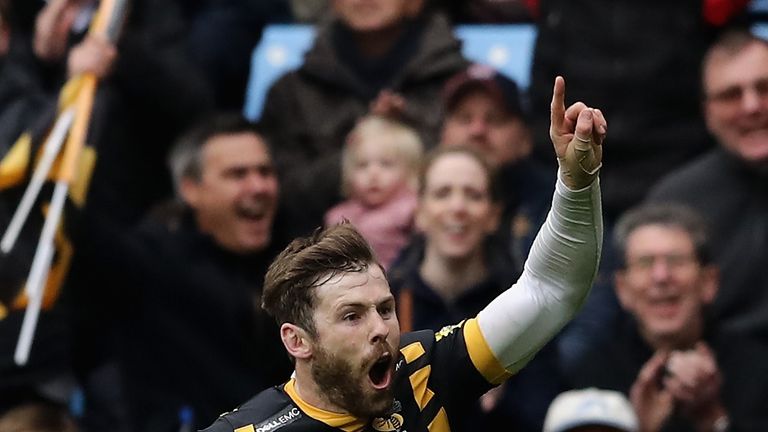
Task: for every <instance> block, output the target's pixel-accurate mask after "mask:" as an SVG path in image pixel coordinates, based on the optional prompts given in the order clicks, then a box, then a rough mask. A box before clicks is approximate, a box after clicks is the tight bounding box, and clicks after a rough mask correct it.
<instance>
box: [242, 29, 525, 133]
mask: <svg viewBox="0 0 768 432" xmlns="http://www.w3.org/2000/svg"><path fill="white" fill-rule="evenodd" d="M455 34H456V37H457V38H459V39H461V40H462V41H463V47H462V51H463V53H464V55H465V56H466V57H467V58H468V59H470V60H472V61H474V62H477V63H483V64H487V65H490V66H493V67H494V68H496V69H498V70H499V71H501V72H502V73H504V74H506V75H508V76H509V77H511V78H513V79H514V80H515V81H517V83H518V85H520V87H521V88H522V89H526V88H527V87H528V85H529V83H530V71H531V59H532V55H533V44H534V42H535V39H536V28H535V27H534V26H533V25H532V24H509V25H464V26H457V27H456V28H455ZM314 37H315V30H314V27H313V26H310V25H285V24H281V25H270V26H268V27H266V28H265V29H264V33H263V35H262V38H261V41H260V42H259V44H258V45H257V46H256V48H255V49H254V50H253V56H252V58H251V72H250V78H249V80H248V88H247V94H246V99H245V107H244V115H245V116H246V118H248V119H250V120H253V121H255V120H258V119H259V117H261V111H262V108H263V105H264V99H265V98H266V96H267V91H268V90H269V88H270V86H271V85H272V84H273V83H274V82H275V81H276V80H277V79H278V78H280V76H282V75H283V74H285V73H286V72H289V71H291V70H294V69H296V68H298V67H299V66H301V63H302V61H303V59H304V53H306V52H307V50H308V49H309V48H310V47H311V46H312V42H313V40H314Z"/></svg>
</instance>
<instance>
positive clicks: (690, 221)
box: [613, 203, 712, 266]
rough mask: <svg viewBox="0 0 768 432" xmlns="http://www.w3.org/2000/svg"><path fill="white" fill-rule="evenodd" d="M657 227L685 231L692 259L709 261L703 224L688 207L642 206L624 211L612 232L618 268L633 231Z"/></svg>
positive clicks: (707, 243)
mask: <svg viewBox="0 0 768 432" xmlns="http://www.w3.org/2000/svg"><path fill="white" fill-rule="evenodd" d="M649 225H660V226H663V227H668V228H677V229H681V230H683V231H685V232H686V233H687V234H688V237H689V238H690V239H691V243H693V248H694V253H695V254H696V259H697V260H698V262H699V263H700V264H702V265H707V264H709V263H711V261H712V255H711V251H710V245H709V233H708V230H707V224H706V222H705V221H704V219H703V218H702V217H701V215H700V214H699V213H697V212H696V211H694V210H693V209H691V208H690V207H688V206H685V205H683V204H677V203H661V204H643V205H640V206H638V207H635V208H632V209H630V210H627V211H626V212H625V213H624V214H623V215H622V216H621V218H620V219H619V222H618V223H617V224H616V228H614V231H613V240H614V245H615V247H616V254H617V257H619V259H620V260H621V263H622V266H624V265H626V259H627V240H628V239H629V236H630V235H632V233H633V232H635V231H636V230H638V229H640V228H643V227H646V226H649Z"/></svg>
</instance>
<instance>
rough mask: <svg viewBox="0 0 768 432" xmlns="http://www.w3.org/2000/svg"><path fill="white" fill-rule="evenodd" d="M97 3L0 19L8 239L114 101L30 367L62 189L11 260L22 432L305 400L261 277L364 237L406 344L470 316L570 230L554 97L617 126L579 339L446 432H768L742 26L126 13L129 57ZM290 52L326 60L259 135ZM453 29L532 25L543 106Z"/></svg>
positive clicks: (12, 414) (287, 95)
mask: <svg viewBox="0 0 768 432" xmlns="http://www.w3.org/2000/svg"><path fill="white" fill-rule="evenodd" d="M98 3H99V2H98V0H48V1H42V0H34V1H30V0H0V231H5V227H6V226H7V225H8V223H9V221H10V219H11V215H12V213H13V211H14V210H15V208H16V206H17V205H18V201H19V199H20V197H21V194H22V193H23V190H24V187H25V185H26V179H27V178H28V177H29V174H30V173H31V171H32V170H33V168H34V165H33V163H34V161H35V160H36V157H37V152H39V151H40V149H39V145H40V142H41V141H42V138H44V137H45V136H46V134H47V133H48V127H50V125H51V122H52V119H53V118H54V117H55V115H56V111H57V108H58V103H59V95H60V92H61V89H62V86H64V85H65V83H67V82H68V80H69V79H70V78H72V77H76V76H78V75H81V74H84V73H90V74H93V75H95V76H96V77H97V78H98V79H99V88H98V92H97V94H96V97H95V102H94V108H93V115H92V119H91V126H90V128H89V131H88V139H87V141H88V145H89V148H90V149H92V151H93V152H94V154H95V155H96V156H95V159H94V161H95V162H94V163H93V165H92V166H91V170H90V171H91V172H89V174H88V175H87V177H88V179H89V180H90V181H89V187H88V188H87V198H86V199H85V200H84V204H83V203H79V202H76V201H77V200H76V199H74V198H73V199H72V203H70V205H68V207H67V212H66V214H67V216H66V217H65V224H64V228H65V229H64V230H63V232H64V234H62V236H61V237H60V238H58V240H57V244H56V245H57V251H56V257H55V259H54V264H55V265H56V266H59V267H60V268H59V269H58V271H59V272H60V273H55V272H52V275H54V276H55V275H60V276H56V277H58V279H56V281H54V282H49V283H48V285H47V288H46V289H47V290H48V291H47V293H46V296H47V297H46V301H45V302H44V307H43V311H42V313H41V316H40V320H39V323H38V327H37V331H36V336H35V340H34V344H33V348H32V352H31V355H30V360H29V362H28V363H27V364H25V365H17V364H16V363H15V362H14V349H15V348H16V342H17V338H18V334H19V330H20V327H21V323H22V320H23V317H24V311H25V307H26V303H27V299H26V297H25V295H24V293H23V287H24V283H25V278H26V275H27V273H28V271H29V265H30V262H31V257H32V254H33V252H34V248H35V246H36V241H37V236H38V235H39V230H40V226H41V223H42V220H43V218H44V212H45V208H46V204H47V203H46V202H45V201H46V200H47V199H48V196H49V195H46V194H49V193H50V190H49V189H48V186H46V188H44V190H43V193H42V194H41V198H40V203H39V204H41V205H40V206H39V208H38V207H37V206H36V207H35V210H33V212H35V213H34V214H33V215H32V216H30V222H29V226H28V227H27V228H25V230H24V231H23V232H22V235H21V237H20V240H19V244H18V245H17V246H16V248H15V249H14V252H13V253H10V254H5V253H4V254H3V255H1V256H0V430H2V431H5V430H8V431H16V430H18V431H48V430H66V431H73V432H74V431H84V432H93V431H101V430H116V431H124V432H133V431H143V432H155V431H156V432H172V431H173V432H175V431H187V430H196V429H201V428H204V427H206V426H208V425H209V424H211V423H212V422H213V421H214V420H215V419H216V418H217V416H218V415H219V414H221V413H223V412H225V411H229V410H232V409H234V408H236V407H237V405H238V404H239V403H241V402H244V401H245V400H246V399H247V398H248V397H249V396H250V395H252V394H256V393H258V392H259V391H260V390H262V389H264V388H266V387H269V386H272V385H277V384H280V383H281V382H285V381H286V380H287V379H288V378H289V377H290V375H291V370H292V365H291V362H290V360H289V358H288V356H286V355H285V353H284V350H283V347H282V344H281V342H280V339H279V334H278V328H277V326H276V325H275V323H274V321H273V320H272V319H271V318H270V317H269V316H267V314H266V312H265V311H264V310H263V308H262V305H261V287H262V285H263V278H264V274H265V272H266V270H267V267H268V265H269V263H270V262H271V260H272V259H273V258H274V256H275V255H276V254H277V253H278V252H279V251H280V250H281V249H282V248H283V247H284V246H285V245H286V244H287V243H288V242H289V241H290V240H291V239H292V238H294V237H295V236H297V235H306V234H308V233H311V232H312V231H313V230H315V229H316V228H317V227H320V226H323V225H333V224H336V223H339V222H340V221H343V220H349V221H350V222H351V223H352V224H354V225H356V226H358V228H359V230H360V232H361V233H362V234H363V235H364V236H365V237H366V238H367V240H368V241H369V242H370V243H371V245H372V246H373V249H374V250H375V252H376V254H377V255H378V256H379V258H380V259H381V261H382V263H383V264H384V265H385V267H386V268H387V272H388V278H389V280H390V284H391V289H392V291H393V294H394V295H395V297H396V300H397V307H398V309H397V311H398V317H399V319H400V326H401V329H402V331H404V332H405V331H411V330H418V329H421V328H431V329H433V330H435V331H438V330H439V329H440V328H442V327H443V326H446V325H450V324H455V323H457V322H459V321H460V320H462V319H464V318H469V317H471V316H474V315H476V314H477V313H478V312H479V311H480V310H481V309H482V308H483V307H484V306H485V305H486V304H487V303H488V302H489V301H490V300H491V299H493V298H495V297H496V296H497V295H498V294H499V293H500V292H502V291H504V290H505V289H506V288H507V287H509V285H510V284H512V283H513V282H514V281H515V280H516V279H517V277H518V276H519V274H520V273H521V271H522V269H523V266H524V265H525V260H526V257H527V255H528V251H529V249H530V247H531V244H532V242H533V238H534V235H535V234H536V232H537V230H538V229H539V227H540V226H541V225H542V223H544V220H545V217H546V215H547V212H548V210H549V209H548V205H549V203H550V202H551V196H552V194H553V191H554V184H555V175H556V172H557V171H556V168H555V167H554V166H551V162H549V160H550V159H551V156H550V155H551V149H550V146H551V143H550V142H549V137H548V134H549V131H548V124H549V102H548V101H549V99H550V96H551V83H552V82H553V79H554V77H555V76H556V75H562V76H564V77H565V79H566V80H567V82H568V88H569V91H568V95H569V99H572V100H573V101H576V100H584V101H586V102H587V103H589V104H590V105H594V106H596V107H599V108H600V109H601V110H602V113H603V114H604V115H605V117H606V118H607V120H608V124H609V131H608V140H607V142H606V145H605V161H606V169H605V170H604V171H602V172H601V176H600V177H601V187H602V189H603V191H604V209H605V212H606V214H605V216H606V219H605V220H606V233H607V234H608V235H606V243H605V245H604V246H603V262H602V264H601V268H600V270H599V273H598V278H597V282H596V284H595V286H594V287H593V290H592V293H591V294H590V296H589V298H588V299H587V300H586V303H585V306H584V308H583V310H582V312H581V313H580V315H579V316H577V318H576V319H575V321H574V322H572V323H571V324H570V325H569V326H568V327H566V329H565V330H564V331H563V332H562V333H561V334H560V335H558V336H557V337H556V338H555V339H554V340H552V341H551V342H550V343H548V344H547V345H546V346H545V347H543V349H542V350H541V352H540V353H539V354H538V356H537V357H536V358H535V359H533V360H532V361H530V362H529V364H528V366H526V368H525V369H523V370H522V371H520V372H518V373H517V374H516V375H515V376H514V377H513V378H512V379H510V380H509V381H508V382H506V383H505V384H504V385H503V386H501V387H499V388H497V389H495V390H492V391H491V392H489V393H487V394H486V395H485V396H483V398H481V399H480V400H479V401H478V403H477V404H476V406H473V407H467V409H466V410H465V411H464V413H463V416H461V417H460V418H451V430H514V431H541V430H548V431H566V430H570V429H568V427H566V426H563V425H568V424H571V426H570V427H581V428H583V427H585V426H587V427H589V426H594V427H613V429H595V430H623V431H630V430H640V431H660V430H664V431H688V430H696V431H716V432H723V431H763V430H768V370H766V365H768V276H766V274H768V273H766V271H765V266H766V264H768V199H767V197H768V42H766V41H765V40H761V39H759V38H757V37H755V36H752V35H751V34H750V33H749V31H748V30H746V28H747V27H746V24H749V15H748V13H747V3H748V2H747V1H746V0H738V1H730V2H728V1H716V0H702V1H700V2H696V1H662V0H652V1H646V2H633V1H629V0H602V1H601V0H592V1H589V2H574V1H569V0H539V1H536V0H526V1H523V0H464V1H453V2H442V1H438V0H433V1H430V0H367V1H362V0H291V1H284V0H226V1H222V0H216V1H214V0H196V1H181V0H162V1H161V0H131V1H130V8H129V12H128V15H127V18H126V19H125V21H124V23H123V25H122V28H121V32H120V35H119V37H118V38H117V39H116V40H109V39H105V38H102V37H100V36H98V35H94V34H92V33H89V31H88V29H89V23H90V22H91V20H92V18H93V16H94V14H95V13H96V10H97V6H98ZM272 23H313V24H314V25H315V26H316V28H317V33H316V38H315V39H314V41H313V43H312V46H311V48H310V49H309V51H308V52H307V53H306V55H305V57H304V60H303V63H302V65H301V66H300V67H299V68H298V69H296V70H294V71H290V72H288V73H287V74H285V75H283V76H282V77H281V78H280V79H279V80H278V81H277V82H276V83H275V84H274V85H273V86H272V88H271V89H270V91H269V93H268V95H267V98H266V102H265V106H264V110H263V115H262V116H261V118H260V119H259V120H258V122H257V123H256V124H251V123H249V122H247V121H246V120H245V119H243V118H242V116H241V115H240V114H239V113H238V111H241V110H242V106H243V101H244V99H245V88H246V85H247V80H248V76H249V64H250V55H251V52H252V50H253V48H254V46H255V45H256V44H257V43H258V41H259V38H260V35H261V32H262V29H263V28H264V27H265V26H266V25H269V24H272ZM458 23H494V24H498V23H502V24H504V23H506V24H510V23H527V24H529V25H535V26H536V28H537V31H538V38H537V41H536V45H535V47H534V51H533V53H532V54H533V68H532V71H531V81H530V82H531V87H530V89H526V88H521V87H519V86H518V85H517V84H516V83H515V82H514V81H513V80H511V79H510V78H508V77H506V76H504V75H503V74H502V73H500V72H498V71H496V70H494V69H493V68H491V67H489V66H487V65H480V64H472V63H471V62H470V61H469V60H468V59H466V58H465V57H464V55H463V54H462V51H461V42H460V41H459V40H458V39H457V37H456V36H455V35H454V34H453V32H452V26H453V25H455V24H458ZM569 102H570V101H569ZM541 154H546V158H540V157H539V156H540V155H541ZM543 161H546V162H543ZM0 234H2V233H0ZM54 276H52V278H54ZM592 387H596V388H597V389H590V390H583V389H589V388H592ZM565 391H567V393H565V394H563V395H562V396H560V397H557V396H558V394H560V393H561V392H565ZM553 400H554V401H555V404H554V405H552V407H551V409H550V413H549V415H548V414H547V409H548V408H549V407H550V403H552V401H553ZM585 401H591V402H585ZM603 405H605V406H606V407H608V408H605V409H604V410H603V412H600V413H596V411H594V409H593V410H592V411H585V410H584V409H582V408H580V407H583V406H589V407H593V408H594V407H595V406H603ZM601 409H603V408H601ZM569 416H570V417H569ZM575 419H576V420H578V421H576V420H575ZM611 421H614V423H611ZM569 422H571V423H569ZM574 422H575V423H574ZM574 425H575V426H574ZM578 430H590V429H578Z"/></svg>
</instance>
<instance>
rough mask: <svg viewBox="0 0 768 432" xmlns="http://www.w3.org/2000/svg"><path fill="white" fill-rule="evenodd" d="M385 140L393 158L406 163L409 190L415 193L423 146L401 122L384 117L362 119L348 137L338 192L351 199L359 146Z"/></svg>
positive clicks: (375, 116) (373, 116)
mask: <svg viewBox="0 0 768 432" xmlns="http://www.w3.org/2000/svg"><path fill="white" fill-rule="evenodd" d="M382 138H384V139H385V141H384V142H385V143H387V144H388V145H389V146H390V147H391V148H392V150H394V152H395V155H396V157H398V158H399V159H400V160H401V161H403V162H405V167H406V170H407V171H408V173H409V178H408V181H407V184H408V187H410V188H411V189H413V190H416V188H417V186H418V178H419V169H420V166H421V161H422V158H423V155H424V146H423V144H422V142H421V138H419V135H418V134H417V133H416V131H415V130H414V129H413V128H411V127H410V126H407V125H405V124H404V123H402V122H399V121H397V120H393V119H390V118H387V117H382V116H377V115H369V116H365V117H363V118H361V119H360V120H359V121H358V122H357V124H356V125H355V127H354V129H352V131H351V132H350V133H349V135H347V141H346V143H345V146H344V150H343V152H342V156H341V193H342V194H343V195H344V196H345V197H346V198H350V195H351V193H352V187H351V181H350V177H351V175H352V171H353V169H354V167H355V150H356V149H357V147H358V146H359V145H360V143H362V142H365V141H367V140H372V139H382Z"/></svg>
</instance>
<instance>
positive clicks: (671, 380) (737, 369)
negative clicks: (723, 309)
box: [567, 204, 768, 432]
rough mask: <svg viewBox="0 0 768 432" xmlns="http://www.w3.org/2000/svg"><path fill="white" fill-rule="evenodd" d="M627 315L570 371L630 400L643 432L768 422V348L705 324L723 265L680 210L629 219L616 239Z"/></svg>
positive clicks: (578, 380)
mask: <svg viewBox="0 0 768 432" xmlns="http://www.w3.org/2000/svg"><path fill="white" fill-rule="evenodd" d="M614 234H615V238H616V249H617V250H618V251H619V253H620V254H621V259H622V262H623V265H622V267H621V268H620V269H619V270H618V271H617V273H616V292H617V294H618V297H619V299H620V301H621V305H622V307H623V308H624V310H625V311H626V312H627V314H625V315H624V316H623V320H622V321H621V322H620V323H619V324H618V325H616V326H614V327H613V328H612V329H610V335H611V336H612V337H611V338H610V339H609V340H608V339H606V341H605V342H604V343H603V344H600V345H595V346H593V347H591V349H590V350H589V352H588V353H587V355H586V356H585V357H584V358H583V359H582V361H581V363H579V364H574V365H571V368H570V371H568V372H567V378H568V380H569V381H570V384H571V385H573V386H575V387H579V388H581V387H598V388H604V389H610V390H617V391H621V392H624V393H625V394H626V395H627V396H628V397H629V398H630V399H631V401H632V405H633V406H634V409H635V412H636V413H637V416H638V420H639V422H640V428H639V430H641V431H694V430H697V431H702V430H706V431H718V432H719V431H742V430H743V431H757V430H765V429H766V425H767V424H768V423H767V422H768V416H767V415H766V413H768V410H767V409H768V378H766V377H768V366H767V365H768V362H766V359H767V357H768V345H766V344H765V343H764V341H762V340H758V339H755V338H751V337H749V336H747V335H745V334H742V333H738V332H731V331H728V330H727V329H723V328H722V327H721V326H719V324H718V323H717V322H712V321H709V320H708V316H707V313H706V312H707V307H708V306H709V305H710V304H711V303H712V301H713V300H714V298H715V295H716V294H717V290H718V271H717V266H716V265H715V264H713V263H712V261H711V253H710V248H709V241H708V236H707V232H706V229H705V225H704V222H703V220H702V219H701V217H700V216H699V215H698V214H696V213H694V212H693V211H691V210H690V209H688V208H685V207H681V206H679V205H669V204H662V205H649V206H645V207H639V208H636V209H633V210H631V211H629V212H627V213H626V214H625V215H624V216H623V217H622V219H621V220H620V221H619V223H618V225H617V227H616V230H615V232H614Z"/></svg>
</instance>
